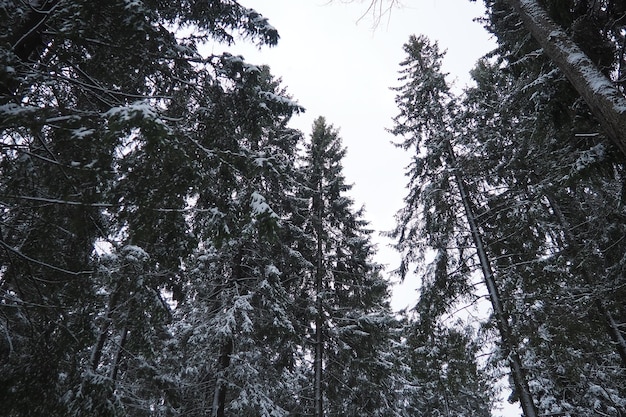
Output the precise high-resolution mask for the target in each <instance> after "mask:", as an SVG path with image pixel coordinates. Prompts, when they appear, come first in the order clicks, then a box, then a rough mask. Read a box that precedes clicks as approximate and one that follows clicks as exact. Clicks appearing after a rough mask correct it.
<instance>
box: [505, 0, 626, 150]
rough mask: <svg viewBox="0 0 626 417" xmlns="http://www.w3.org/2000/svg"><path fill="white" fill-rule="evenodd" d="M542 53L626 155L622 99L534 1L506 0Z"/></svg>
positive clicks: (625, 108) (625, 103)
mask: <svg viewBox="0 0 626 417" xmlns="http://www.w3.org/2000/svg"><path fill="white" fill-rule="evenodd" d="M506 1H507V3H508V4H509V5H510V6H511V7H512V8H513V9H514V10H515V11H516V12H517V13H518V14H519V15H520V17H521V19H522V21H523V22H524V24H525V25H526V28H527V29H528V31H529V32H530V33H531V35H532V36H533V38H534V39H535V40H536V41H537V42H538V43H539V45H540V46H541V47H542V48H543V51H544V53H545V54H546V55H547V56H548V57H549V58H550V59H551V60H552V62H553V63H554V65H556V66H557V67H558V68H559V69H560V70H561V71H562V72H563V74H565V76H566V77H567V79H568V80H569V81H570V83H571V84H572V86H573V87H574V88H575V89H576V91H578V94H580V95H581V96H582V98H583V99H584V100H585V102H586V103H587V105H588V106H589V109H590V110H591V112H592V113H593V115H594V116H595V117H596V119H598V121H599V122H600V124H601V126H602V129H603V130H604V131H605V133H606V134H607V136H608V137H609V138H610V139H611V141H613V143H614V144H615V145H616V146H617V147H618V148H619V149H620V150H621V151H622V153H623V154H624V155H626V98H625V97H624V95H623V94H622V93H621V92H620V91H619V90H618V89H617V88H616V87H615V85H614V84H613V83H612V82H611V80H609V79H608V78H607V77H606V76H604V74H602V73H601V72H600V71H599V70H598V68H597V67H596V66H595V64H594V63H593V61H591V59H589V57H588V56H587V55H586V54H585V53H584V52H583V51H582V50H581V49H580V48H579V47H578V45H576V43H575V42H574V41H573V40H572V39H571V38H570V37H569V36H568V35H567V33H566V32H565V31H564V30H563V29H562V28H561V27H560V26H559V25H557V24H556V23H555V22H554V21H553V20H552V19H551V18H550V16H548V13H547V12H546V11H545V10H544V9H543V8H542V7H541V5H539V3H538V2H537V0H506Z"/></svg>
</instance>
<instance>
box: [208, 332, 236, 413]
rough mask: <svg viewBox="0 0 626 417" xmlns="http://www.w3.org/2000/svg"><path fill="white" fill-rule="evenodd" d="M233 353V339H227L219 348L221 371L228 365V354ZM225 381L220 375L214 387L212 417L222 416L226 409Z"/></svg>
mask: <svg viewBox="0 0 626 417" xmlns="http://www.w3.org/2000/svg"><path fill="white" fill-rule="evenodd" d="M232 353H233V341H232V340H230V339H229V340H228V341H226V343H224V345H222V347H221V349H220V357H219V368H220V371H221V372H225V371H226V369H228V366H229V365H230V355H232ZM226 391H227V386H226V381H224V378H223V377H222V376H220V377H219V378H218V380H217V386H216V387H215V396H214V397H213V412H212V413H211V416H212V417H224V416H225V410H226Z"/></svg>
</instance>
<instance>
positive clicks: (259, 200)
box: [250, 191, 279, 219]
mask: <svg viewBox="0 0 626 417" xmlns="http://www.w3.org/2000/svg"><path fill="white" fill-rule="evenodd" d="M250 207H251V208H252V215H253V216H262V215H265V214H267V215H269V217H270V218H272V219H279V216H278V214H276V213H275V212H274V210H272V208H271V207H270V206H269V204H267V201H266V200H265V197H263V196H262V195H261V194H259V193H258V192H256V191H255V192H253V193H252V201H251V202H250Z"/></svg>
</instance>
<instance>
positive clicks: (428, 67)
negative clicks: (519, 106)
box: [392, 37, 537, 416]
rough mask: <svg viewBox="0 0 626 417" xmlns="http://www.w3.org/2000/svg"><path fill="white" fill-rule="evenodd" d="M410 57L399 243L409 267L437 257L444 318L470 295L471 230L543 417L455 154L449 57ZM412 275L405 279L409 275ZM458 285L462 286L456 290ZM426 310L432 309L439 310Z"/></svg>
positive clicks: (430, 50) (528, 407)
mask: <svg viewBox="0 0 626 417" xmlns="http://www.w3.org/2000/svg"><path fill="white" fill-rule="evenodd" d="M405 51H406V52H407V55H408V57H407V59H406V61H404V62H403V63H402V66H403V70H402V73H403V76H402V78H401V80H403V81H405V84H404V85H403V86H402V87H399V88H397V90H398V91H399V94H398V96H397V98H396V102H397V104H398V107H399V110H400V115H399V116H397V117H396V118H395V119H394V120H395V127H394V129H393V130H392V133H394V134H396V135H402V136H403V137H404V138H405V139H404V141H403V142H402V143H401V144H400V146H402V147H403V148H405V149H411V150H412V151H413V152H414V153H415V156H414V157H413V160H412V163H411V170H410V172H409V173H408V175H409V181H410V186H409V189H410V193H409V196H408V197H407V198H406V200H405V201H406V207H405V208H404V209H403V210H401V211H400V213H399V215H398V226H397V228H396V229H395V231H394V232H393V233H392V235H393V236H394V237H396V238H398V248H399V249H400V250H401V251H402V253H403V257H404V260H403V264H406V263H411V262H413V261H415V260H418V259H419V258H417V256H418V255H419V256H423V254H420V252H423V251H424V250H425V249H426V248H429V247H430V248H432V249H433V250H434V251H436V252H435V269H434V274H435V280H436V281H437V282H438V283H437V285H438V286H441V287H443V288H444V289H445V290H444V291H442V294H441V296H440V298H439V300H438V302H439V303H442V304H439V306H437V307H436V308H438V309H440V314H441V313H444V312H447V310H448V309H449V308H450V307H451V306H452V305H453V301H454V298H455V297H458V296H463V295H466V293H467V292H468V291H469V282H468V279H469V270H468V269H467V267H464V263H465V262H466V261H465V259H464V258H463V256H464V255H463V249H462V246H461V248H459V249H455V246H458V245H467V243H464V242H463V240H464V239H465V238H464V236H463V235H464V234H465V233H466V232H465V231H464V230H463V229H465V228H467V229H469V234H470V236H471V241H472V242H473V246H474V248H475V250H476V254H477V257H478V260H479V265H480V268H481V271H482V275H483V279H484V282H485V286H486V287H487V290H488V293H489V298H490V300H491V305H492V308H493V312H494V321H495V323H496V326H497V328H498V330H499V336H500V347H501V349H502V350H503V352H504V357H505V358H507V360H508V362H509V366H510V369H511V376H512V380H513V383H514V386H515V388H516V390H517V392H518V393H519V395H520V401H521V405H522V408H523V410H524V413H525V415H527V416H536V415H537V414H536V408H535V405H534V401H533V398H532V394H531V392H530V390H529V388H528V381H527V379H526V375H525V370H524V368H523V365H522V361H521V359H520V355H519V353H518V351H517V350H518V346H517V345H518V343H517V340H516V336H515V335H514V334H513V332H512V329H511V327H510V324H509V312H508V311H507V310H506V308H505V307H504V305H503V302H502V297H501V291H500V289H499V288H498V284H497V282H496V280H495V277H494V274H493V272H492V266H491V264H492V261H491V259H490V256H489V254H488V253H487V249H486V247H485V245H484V243H483V238H482V234H481V231H480V230H479V227H478V223H477V219H476V216H477V213H476V210H475V208H474V204H473V202H472V198H471V197H472V196H471V195H470V189H469V187H468V179H469V178H466V176H465V172H464V170H463V168H462V166H461V165H460V164H459V162H458V160H457V158H456V155H455V150H454V146H455V143H456V142H458V136H457V135H458V132H457V129H456V126H455V123H456V117H457V116H456V114H457V112H458V110H457V109H456V108H455V107H456V106H458V104H457V103H456V100H455V99H454V98H453V97H452V95H451V93H450V91H449V87H448V86H447V83H446V81H445V75H444V74H443V73H442V72H441V60H442V57H443V55H442V54H441V53H440V52H439V50H438V48H437V45H436V44H431V43H430V42H429V41H428V40H427V39H426V38H424V37H420V38H417V37H411V38H410V40H409V42H408V43H407V44H406V45H405ZM458 205H460V206H461V207H462V210H463V212H464V216H458V215H457V210H455V207H456V206H458ZM465 225H467V226H465ZM455 241H456V242H457V243H456V245H455V244H454V242H455ZM451 267H453V268H455V269H457V271H456V272H452V274H453V275H452V276H450V274H449V272H448V270H449V268H451ZM404 268H405V267H404V266H403V267H402V268H401V271H400V272H401V273H402V274H403V275H404V274H405V273H406V270H405V269H404ZM453 280H454V281H458V283H452V282H450V281H453ZM427 296H428V294H427V293H424V294H422V297H427ZM426 305H428V306H429V308H432V304H431V303H427V304H426ZM431 314H432V313H431ZM434 317H437V315H436V314H435V316H434Z"/></svg>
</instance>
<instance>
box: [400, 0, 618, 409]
mask: <svg viewBox="0 0 626 417" xmlns="http://www.w3.org/2000/svg"><path fill="white" fill-rule="evenodd" d="M485 4H486V7H487V16H486V18H485V19H484V23H485V26H486V27H487V29H488V30H490V31H491V33H493V34H494V36H495V38H496V39H497V41H498V47H497V49H496V50H495V51H493V52H492V53H490V54H489V55H487V56H485V57H484V58H482V59H481V60H479V62H478V63H477V65H476V67H475V69H474V70H473V72H472V77H473V80H474V82H475V85H474V86H472V87H469V88H467V89H466V90H465V91H464V92H463V94H461V95H454V94H452V93H451V91H450V87H449V85H448V84H447V82H446V79H445V74H443V73H442V72H441V60H442V58H443V54H442V53H441V52H440V51H439V49H438V47H437V45H436V43H433V42H430V41H429V40H428V39H427V38H425V37H412V38H411V39H410V41H409V42H408V43H407V44H406V45H405V51H406V53H407V59H406V61H405V62H404V63H403V64H402V68H403V70H402V80H403V85H402V86H401V87H400V88H398V89H397V91H398V94H397V104H398V107H399V110H400V113H399V115H398V116H397V117H396V118H395V123H394V128H393V133H394V134H396V135H398V136H400V137H401V138H402V140H401V141H400V143H399V146H401V147H403V148H405V149H410V150H411V151H412V152H413V153H414V157H413V159H412V162H411V166H410V170H409V172H408V178H409V189H410V193H409V194H408V195H407V197H406V199H405V203H406V204H405V207H404V208H403V209H402V210H401V211H400V212H399V213H398V217H397V219H398V222H397V228H396V229H395V230H394V231H393V233H392V235H393V236H394V237H396V238H397V242H398V244H397V247H398V249H399V250H400V251H401V253H402V254H403V259H404V263H403V265H402V267H401V269H400V272H401V273H403V274H404V273H406V271H407V268H410V265H414V264H417V265H418V266H420V267H421V266H423V265H425V264H429V265H431V266H432V268H431V269H430V271H429V272H427V273H426V274H425V275H424V286H423V289H422V292H421V295H420V302H419V304H418V306H417V310H418V313H419V314H420V315H421V316H422V317H423V316H432V317H433V318H432V319H431V320H434V321H435V322H437V321H439V322H445V320H446V319H447V317H448V315H449V314H451V313H452V312H454V311H455V310H456V309H458V308H459V305H462V303H464V302H467V300H470V301H471V300H473V299H475V298H477V297H480V295H481V294H483V293H484V292H485V291H484V290H482V292H481V290H479V291H477V290H476V281H477V278H478V277H480V279H481V280H482V282H483V283H484V287H482V288H486V292H487V294H488V300H489V301H490V303H491V307H492V309H491V311H492V317H491V318H490V320H489V321H488V322H486V323H484V324H483V326H482V330H481V332H483V333H484V334H485V335H489V334H490V335H491V337H492V338H493V339H492V340H494V341H495V344H496V349H495V350H494V351H492V352H490V354H489V362H488V365H490V366H493V367H494V368H493V369H498V367H499V366H504V367H505V368H504V369H506V370H507V373H508V374H509V376H510V381H511V388H512V389H513V393H512V395H511V398H510V400H512V401H517V400H519V402H520V406H521V408H522V411H523V414H524V415H525V416H526V417H534V416H546V415H550V416H553V415H559V416H561V415H562V416H592V415H603V416H623V415H626V383H625V381H626V378H625V376H626V342H625V336H626V304H625V303H624V300H625V299H626V276H625V267H626V257H625V255H626V239H625V237H626V225H625V220H626V217H625V216H626V209H625V207H624V201H625V196H626V194H625V193H626V187H625V184H626V182H625V177H624V160H625V158H624V156H625V154H624V152H623V150H624V148H623V142H622V140H623V138H624V133H625V132H626V130H625V129H623V127H620V126H624V123H626V106H624V105H623V103H624V102H625V101H624V93H625V91H624V87H625V86H626V84H625V83H626V60H625V53H624V51H625V48H626V7H625V5H624V3H623V2H616V1H583V0H579V1H558V2H553V1H546V2H535V1H521V2H516V1H486V2H485ZM531 35H532V36H531ZM607 103H608V105H607ZM616 126H617V127H616ZM424 254H428V257H429V258H432V259H433V260H432V262H431V261H430V260H427V261H425V260H424ZM501 369H502V368H501Z"/></svg>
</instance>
